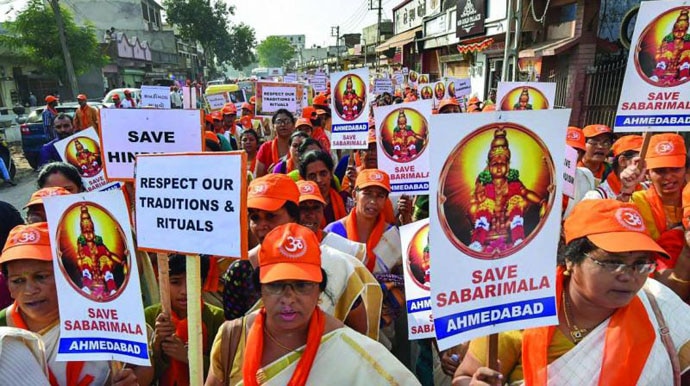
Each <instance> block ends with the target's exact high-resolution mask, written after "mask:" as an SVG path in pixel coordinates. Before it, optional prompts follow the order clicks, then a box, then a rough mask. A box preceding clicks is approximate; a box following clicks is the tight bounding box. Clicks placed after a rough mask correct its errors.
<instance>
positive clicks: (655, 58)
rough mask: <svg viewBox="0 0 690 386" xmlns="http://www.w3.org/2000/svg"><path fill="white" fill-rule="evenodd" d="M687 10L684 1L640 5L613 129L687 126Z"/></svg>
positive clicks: (689, 64)
mask: <svg viewBox="0 0 690 386" xmlns="http://www.w3.org/2000/svg"><path fill="white" fill-rule="evenodd" d="M688 9H689V7H688V2H687V1H684V0H674V1H670V0H669V1H643V2H641V3H640V10H639V12H638V13H637V21H636V22H635V32H634V33H633V37H632V40H631V43H630V53H629V55H628V65H627V67H626V69H625V78H624V81H623V87H622V90H621V97H620V100H619V102H618V113H617V115H616V120H615V123H614V128H615V130H617V131H624V132H644V131H688V130H689V129H690V83H688V81H690V55H689V53H690V39H689V38H688V36H689V35H688V19H687V17H688V14H687V12H688ZM683 11H684V12H685V13H684V16H681V12H683ZM683 19H685V20H684V21H683ZM676 25H678V27H676ZM674 28H677V29H678V32H674ZM676 34H678V36H675V35H676Z"/></svg>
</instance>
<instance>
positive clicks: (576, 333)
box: [563, 288, 589, 344]
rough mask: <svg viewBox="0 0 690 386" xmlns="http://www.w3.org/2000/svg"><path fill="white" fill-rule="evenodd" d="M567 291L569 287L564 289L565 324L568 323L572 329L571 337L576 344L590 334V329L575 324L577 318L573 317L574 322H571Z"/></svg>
mask: <svg viewBox="0 0 690 386" xmlns="http://www.w3.org/2000/svg"><path fill="white" fill-rule="evenodd" d="M566 291H567V288H564V289H563V315H565V324H567V325H568V329H569V330H570V337H572V338H573V342H574V343H575V344H578V343H579V342H580V341H581V340H582V339H584V337H585V336H586V335H587V334H589V329H586V328H578V327H577V326H576V325H575V323H574V322H575V320H574V319H573V324H570V318H569V317H568V311H570V302H569V301H568V297H567V296H566V295H565V292H566Z"/></svg>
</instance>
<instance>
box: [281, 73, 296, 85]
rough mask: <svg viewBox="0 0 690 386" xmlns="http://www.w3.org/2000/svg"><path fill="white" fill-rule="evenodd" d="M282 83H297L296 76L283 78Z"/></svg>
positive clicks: (292, 74)
mask: <svg viewBox="0 0 690 386" xmlns="http://www.w3.org/2000/svg"><path fill="white" fill-rule="evenodd" d="M283 82H285V83H295V82H297V74H295V73H291V74H287V75H285V76H284V77H283Z"/></svg>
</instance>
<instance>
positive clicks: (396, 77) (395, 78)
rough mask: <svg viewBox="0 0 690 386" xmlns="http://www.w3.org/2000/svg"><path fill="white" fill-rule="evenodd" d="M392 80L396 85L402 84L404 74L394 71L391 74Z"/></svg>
mask: <svg viewBox="0 0 690 386" xmlns="http://www.w3.org/2000/svg"><path fill="white" fill-rule="evenodd" d="M393 82H394V83H395V85H396V86H402V84H403V83H405V75H403V73H402V72H396V73H394V74H393Z"/></svg>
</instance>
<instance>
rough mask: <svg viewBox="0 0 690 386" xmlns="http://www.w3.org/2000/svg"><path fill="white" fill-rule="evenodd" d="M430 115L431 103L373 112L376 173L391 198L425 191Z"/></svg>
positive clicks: (426, 186)
mask: <svg viewBox="0 0 690 386" xmlns="http://www.w3.org/2000/svg"><path fill="white" fill-rule="evenodd" d="M430 115H431V100H428V101H416V102H410V103H403V104H401V105H390V106H381V107H376V108H374V118H375V119H376V122H377V125H376V143H377V147H378V155H379V156H378V164H379V169H381V170H383V171H385V172H386V173H388V175H389V176H390V179H391V192H392V193H394V194H395V193H398V194H399V193H412V194H425V193H428V191H429V151H428V145H429V116H430Z"/></svg>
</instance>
